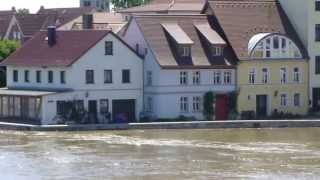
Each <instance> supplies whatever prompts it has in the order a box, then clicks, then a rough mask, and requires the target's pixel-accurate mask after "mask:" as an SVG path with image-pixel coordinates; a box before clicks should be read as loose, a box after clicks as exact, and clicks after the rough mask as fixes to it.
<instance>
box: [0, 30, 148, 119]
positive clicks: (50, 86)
mask: <svg viewBox="0 0 320 180" xmlns="http://www.w3.org/2000/svg"><path fill="white" fill-rule="evenodd" d="M30 52H31V53H30ZM2 65H4V66H6V67H7V86H8V87H7V88H5V89H1V90H0V102H1V103H0V104H1V108H0V117H1V118H2V119H10V120H12V119H13V120H20V121H30V122H33V123H41V124H56V123H57V122H58V121H61V117H62V116H64V115H67V114H68V113H70V112H69V111H70V107H69V106H68V103H69V105H70V102H72V103H73V105H72V107H73V108H76V109H77V110H78V111H79V112H81V113H82V116H81V117H83V118H85V119H86V121H89V122H91V123H101V122H104V123H105V122H116V121H117V122H119V121H125V122H133V121H136V120H137V119H138V117H139V113H140V112H142V111H143V101H142V99H143V98H142V96H143V83H142V80H143V77H142V76H143V74H142V68H143V60H142V59H141V57H140V56H138V55H137V54H136V53H135V52H134V51H133V50H132V49H131V48H130V47H129V46H127V45H126V44H125V43H124V42H123V41H122V40H121V39H120V38H119V37H117V36H116V35H115V34H114V33H112V32H110V31H90V30H88V31H57V32H56V31H55V28H49V29H48V33H47V32H46V31H42V32H40V33H38V34H37V35H36V36H35V37H34V38H32V39H31V40H30V41H29V42H28V43H26V44H25V45H24V46H23V47H22V48H21V49H19V50H18V51H17V52H15V53H14V54H13V55H11V56H10V57H9V58H8V59H6V60H5V61H4V62H3V63H2ZM85 119H84V120H85Z"/></svg>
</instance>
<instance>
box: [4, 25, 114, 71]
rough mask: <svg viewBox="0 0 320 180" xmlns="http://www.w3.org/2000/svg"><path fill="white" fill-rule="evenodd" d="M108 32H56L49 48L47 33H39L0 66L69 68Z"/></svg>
mask: <svg viewBox="0 0 320 180" xmlns="http://www.w3.org/2000/svg"><path fill="white" fill-rule="evenodd" d="M108 33H110V32H109V31H57V43H56V44H55V45H54V46H52V47H50V46H48V42H47V41H46V37H47V32H46V31H41V32H39V33H37V34H36V35H35V36H34V37H33V38H32V39H30V40H29V41H27V42H26V43H25V44H24V46H23V47H22V48H20V49H19V50H17V51H16V52H15V53H13V54H12V55H11V56H9V57H8V58H7V59H5V60H4V61H3V62H2V63H1V65H2V66H7V65H14V66H69V65H71V64H73V63H74V62H75V61H76V60H78V59H79V58H80V57H81V56H82V55H84V54H85V53H86V52H87V51H88V50H89V49H90V48H92V47H93V46H94V45H95V44H96V43H98V42H99V41H100V40H101V39H102V38H104V37H105V36H106V35H107V34H108Z"/></svg>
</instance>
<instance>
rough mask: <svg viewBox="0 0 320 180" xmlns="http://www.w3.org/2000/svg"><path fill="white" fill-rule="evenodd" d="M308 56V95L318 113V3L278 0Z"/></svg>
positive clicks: (319, 62)
mask: <svg viewBox="0 0 320 180" xmlns="http://www.w3.org/2000/svg"><path fill="white" fill-rule="evenodd" d="M279 2H280V3H281V6H282V7H283V9H284V11H285V13H286V14H287V16H288V17H289V19H290V21H291V23H292V25H293V26H294V28H295V30H296V31H297V33H298V35H299V37H300V39H301V40H302V42H303V44H304V46H305V47H306V49H307V50H308V54H309V56H310V61H309V91H310V92H309V94H310V100H311V101H310V102H311V104H312V107H313V109H314V110H316V111H320V1H319V0H307V1H301V0H279Z"/></svg>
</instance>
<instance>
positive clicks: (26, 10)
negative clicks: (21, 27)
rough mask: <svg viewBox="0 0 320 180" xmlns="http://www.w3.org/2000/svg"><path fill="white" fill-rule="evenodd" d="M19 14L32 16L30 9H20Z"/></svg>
mask: <svg viewBox="0 0 320 180" xmlns="http://www.w3.org/2000/svg"><path fill="white" fill-rule="evenodd" d="M18 14H21V15H25V14H30V11H29V9H26V8H22V9H18Z"/></svg>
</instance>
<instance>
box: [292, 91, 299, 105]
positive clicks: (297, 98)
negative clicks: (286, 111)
mask: <svg viewBox="0 0 320 180" xmlns="http://www.w3.org/2000/svg"><path fill="white" fill-rule="evenodd" d="M293 105H294V106H295V107H299V106H300V94H299V93H295V94H294V95H293Z"/></svg>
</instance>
